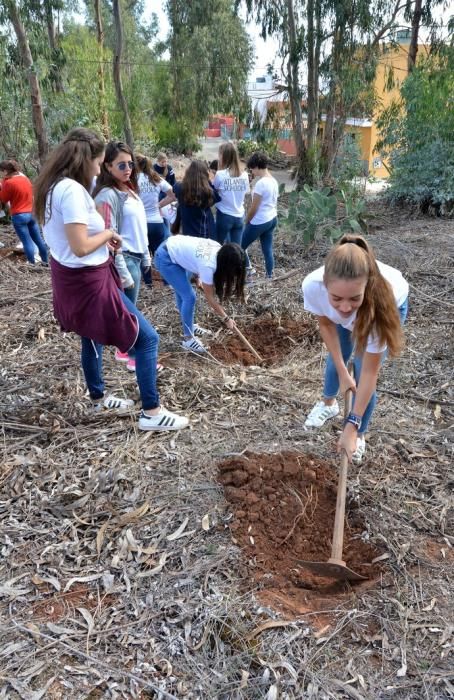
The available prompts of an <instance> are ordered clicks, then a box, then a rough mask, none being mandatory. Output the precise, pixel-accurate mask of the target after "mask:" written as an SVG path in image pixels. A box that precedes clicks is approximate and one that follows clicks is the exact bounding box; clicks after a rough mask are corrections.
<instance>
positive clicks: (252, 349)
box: [233, 323, 263, 362]
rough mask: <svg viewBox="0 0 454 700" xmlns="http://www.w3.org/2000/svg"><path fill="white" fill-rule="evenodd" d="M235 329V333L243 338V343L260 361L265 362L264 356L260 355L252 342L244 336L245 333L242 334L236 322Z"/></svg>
mask: <svg viewBox="0 0 454 700" xmlns="http://www.w3.org/2000/svg"><path fill="white" fill-rule="evenodd" d="M233 330H234V331H235V333H236V334H237V336H238V338H239V339H240V340H241V342H242V343H243V345H245V347H247V349H248V350H250V351H251V352H252V354H253V355H254V357H256V358H257V360H258V361H259V362H263V357H260V355H259V354H258V352H257V350H256V349H255V348H254V347H253V346H252V345H251V344H250V342H249V340H248V339H247V338H245V337H244V335H243V334H242V332H241V331H240V329H239V328H237V325H236V323H234V324H233Z"/></svg>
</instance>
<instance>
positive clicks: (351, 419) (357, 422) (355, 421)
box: [345, 413, 363, 430]
mask: <svg viewBox="0 0 454 700" xmlns="http://www.w3.org/2000/svg"><path fill="white" fill-rule="evenodd" d="M362 419H363V418H362V416H357V415H356V413H349V414H348V416H347V418H346V419H345V423H351V424H352V425H354V426H355V428H356V430H359V429H360V427H361V421H362Z"/></svg>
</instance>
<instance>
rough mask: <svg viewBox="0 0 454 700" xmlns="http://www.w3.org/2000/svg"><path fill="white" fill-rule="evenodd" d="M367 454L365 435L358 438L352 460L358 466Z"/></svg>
mask: <svg viewBox="0 0 454 700" xmlns="http://www.w3.org/2000/svg"><path fill="white" fill-rule="evenodd" d="M365 454H366V440H365V438H364V435H361V436H360V437H357V438H356V450H355V451H354V452H353V454H352V462H353V464H355V465H356V466H358V465H360V464H361V462H362V461H363V457H364V455H365Z"/></svg>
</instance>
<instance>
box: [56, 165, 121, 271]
mask: <svg viewBox="0 0 454 700" xmlns="http://www.w3.org/2000/svg"><path fill="white" fill-rule="evenodd" d="M49 200H50V198H49V195H47V199H46V223H45V224H44V226H43V233H44V239H45V241H46V243H47V245H48V246H49V248H50V252H51V255H52V257H53V258H54V259H55V260H57V262H59V263H61V264H62V265H66V267H85V266H87V265H101V264H102V263H104V262H106V260H107V258H108V257H109V251H108V249H107V245H102V246H101V247H100V248H98V250H95V251H93V253H90V254H89V255H84V256H83V257H82V258H78V257H77V255H75V254H74V253H73V252H72V250H71V248H70V247H69V243H68V239H67V238H66V234H65V228H64V226H65V224H85V225H86V226H87V231H88V235H89V236H93V235H94V234H95V233H100V232H101V231H104V230H105V228H106V227H105V224H104V219H103V218H102V216H101V214H98V212H97V211H96V207H95V203H94V201H93V199H92V198H91V197H90V195H89V194H88V192H87V190H86V189H85V187H83V186H82V185H81V184H80V183H79V182H76V180H72V179H71V178H69V177H65V178H64V179H63V180H60V182H58V183H57V184H56V185H55V187H54V189H53V192H52V210H51V211H49Z"/></svg>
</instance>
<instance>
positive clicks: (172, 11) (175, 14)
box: [168, 0, 182, 120]
mask: <svg viewBox="0 0 454 700" xmlns="http://www.w3.org/2000/svg"><path fill="white" fill-rule="evenodd" d="M168 16H169V23H170V30H171V31H170V70H171V72H172V102H173V116H174V118H175V119H176V120H178V118H179V117H181V114H182V99H181V94H180V92H181V75H180V69H179V59H180V56H181V45H180V41H179V37H178V31H179V29H180V28H181V26H182V25H181V19H180V13H179V7H178V1H177V0H169V2H168Z"/></svg>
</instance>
